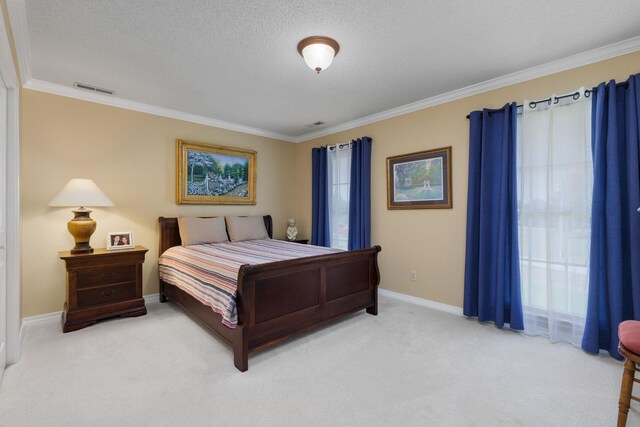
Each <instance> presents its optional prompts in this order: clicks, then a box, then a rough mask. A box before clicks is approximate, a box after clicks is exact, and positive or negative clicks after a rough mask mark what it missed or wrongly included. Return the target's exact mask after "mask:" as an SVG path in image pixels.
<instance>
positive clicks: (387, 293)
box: [378, 288, 463, 316]
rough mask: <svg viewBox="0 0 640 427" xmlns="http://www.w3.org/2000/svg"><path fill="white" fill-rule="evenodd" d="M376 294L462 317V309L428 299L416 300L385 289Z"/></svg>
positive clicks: (416, 298)
mask: <svg viewBox="0 0 640 427" xmlns="http://www.w3.org/2000/svg"><path fill="white" fill-rule="evenodd" d="M378 294H379V295H381V296H383V297H387V298H391V299H395V300H398V301H404V302H408V303H411V304H415V305H419V306H422V307H427V308H432V309H434V310H438V311H444V312H447V313H451V314H455V315H458V316H462V315H463V314H462V308H460V307H456V306H453V305H448V304H443V303H441V302H436V301H431V300H428V299H424V298H418V297H414V296H411V295H406V294H401V293H398V292H393V291H388V290H386V289H380V288H378Z"/></svg>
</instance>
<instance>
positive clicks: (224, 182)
mask: <svg viewBox="0 0 640 427" xmlns="http://www.w3.org/2000/svg"><path fill="white" fill-rule="evenodd" d="M176 203H178V204H200V205H255V204H256V152H255V151H254V150H246V149H242V148H232V147H223V146H221V145H213V144H206V143H203V142H195V141H184V140H181V139H177V140H176Z"/></svg>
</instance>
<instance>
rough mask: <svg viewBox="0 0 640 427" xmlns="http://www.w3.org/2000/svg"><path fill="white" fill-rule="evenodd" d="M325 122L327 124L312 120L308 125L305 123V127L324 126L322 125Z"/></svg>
mask: <svg viewBox="0 0 640 427" xmlns="http://www.w3.org/2000/svg"><path fill="white" fill-rule="evenodd" d="M326 124H327V122H320V121H318V122H313V123H311V124H308V125H306V126H305V127H307V128H317V127H318V126H324V125H326Z"/></svg>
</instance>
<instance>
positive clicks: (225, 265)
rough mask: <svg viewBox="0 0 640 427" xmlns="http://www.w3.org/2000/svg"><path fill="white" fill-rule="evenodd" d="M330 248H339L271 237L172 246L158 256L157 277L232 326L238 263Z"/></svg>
mask: <svg viewBox="0 0 640 427" xmlns="http://www.w3.org/2000/svg"><path fill="white" fill-rule="evenodd" d="M334 252H340V250H339V249H331V248H324V247H320V246H312V245H303V244H300V243H293V242H286V241H282V240H272V239H263V240H247V241H243V242H233V243H230V242H227V243H215V244H204V245H192V246H174V247H172V248H170V249H167V250H166V251H165V252H164V253H163V254H162V255H161V256H160V258H159V259H158V268H159V271H160V279H162V280H163V281H165V282H166V283H170V284H172V285H175V286H177V287H179V288H180V289H182V290H183V291H185V292H187V293H189V294H190V295H191V296H193V297H194V298H196V299H197V300H198V301H200V302H201V303H202V304H205V305H207V306H209V307H211V309H213V311H214V312H216V313H218V314H220V315H222V324H223V325H225V326H227V327H229V328H235V327H236V325H237V324H238V311H237V308H236V289H237V283H238V270H239V269H240V266H241V265H243V264H264V263H268V262H273V261H283V260H287V259H293V258H304V257H309V256H316V255H324V254H328V253H334Z"/></svg>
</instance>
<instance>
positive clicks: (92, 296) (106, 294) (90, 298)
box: [78, 282, 136, 308]
mask: <svg viewBox="0 0 640 427" xmlns="http://www.w3.org/2000/svg"><path fill="white" fill-rule="evenodd" d="M135 297H136V283H135V282H129V283H120V284H117V285H109V286H99V287H95V288H90V289H82V290H78V308H82V307H88V306H91V305H97V304H109V303H113V302H118V301H125V300H128V299H131V298H135Z"/></svg>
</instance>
